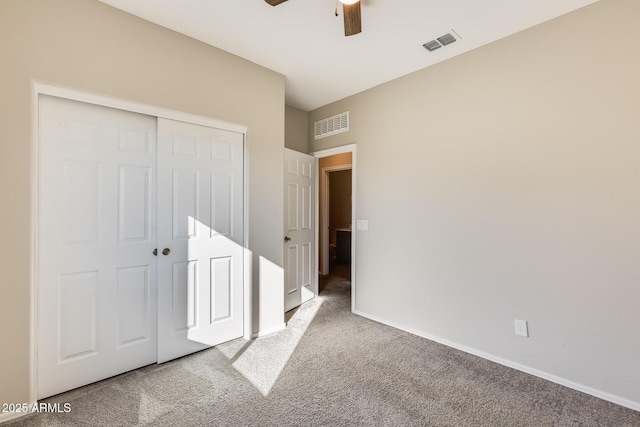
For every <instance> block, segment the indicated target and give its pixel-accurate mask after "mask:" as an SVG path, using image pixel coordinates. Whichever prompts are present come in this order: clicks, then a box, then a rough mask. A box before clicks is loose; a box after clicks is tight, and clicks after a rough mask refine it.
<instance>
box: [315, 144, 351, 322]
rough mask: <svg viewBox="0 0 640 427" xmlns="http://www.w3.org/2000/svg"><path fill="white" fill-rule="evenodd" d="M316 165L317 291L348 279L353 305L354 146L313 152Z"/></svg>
mask: <svg viewBox="0 0 640 427" xmlns="http://www.w3.org/2000/svg"><path fill="white" fill-rule="evenodd" d="M314 156H315V157H316V159H317V160H316V162H317V163H316V165H317V171H318V172H317V178H318V185H317V187H316V188H317V194H318V199H317V201H318V202H317V206H318V210H317V211H318V216H317V218H318V222H317V225H316V228H317V232H318V234H317V238H316V241H317V242H318V244H317V245H318V251H317V253H318V266H319V269H318V270H319V271H318V275H319V276H318V293H319V294H321V293H322V291H323V290H324V289H325V288H326V287H327V286H329V285H331V284H334V283H338V282H341V283H344V282H349V285H350V287H351V309H352V311H353V309H354V307H355V280H354V279H355V278H354V276H355V237H356V235H355V200H356V199H355V145H349V146H344V147H338V148H335V149H330V150H324V151H321V152H316V153H314Z"/></svg>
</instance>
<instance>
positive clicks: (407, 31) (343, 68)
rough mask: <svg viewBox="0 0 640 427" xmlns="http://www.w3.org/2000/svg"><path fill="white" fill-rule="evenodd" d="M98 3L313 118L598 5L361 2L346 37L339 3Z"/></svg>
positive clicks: (562, 1) (528, 0)
mask: <svg viewBox="0 0 640 427" xmlns="http://www.w3.org/2000/svg"><path fill="white" fill-rule="evenodd" d="M100 1H102V2H103V3H106V4H109V5H111V6H114V7H116V8H118V9H121V10H124V11H126V12H129V13H131V14H133V15H136V16H139V17H141V18H144V19H146V20H148V21H151V22H154V23H156V24H159V25H161V26H163V27H166V28H170V29H172V30H174V31H177V32H180V33H183V34H186V35H188V36H190V37H193V38H195V39H198V40H201V41H203V42H205V43H208V44H210V45H212V46H215V47H218V48H220V49H222V50H225V51H227V52H230V53H233V54H235V55H238V56H240V57H243V58H245V59H248V60H249V61H252V62H255V63H256V64H260V65H262V66H264V67H266V68H269V69H271V70H274V71H277V72H279V73H282V74H284V75H285V76H286V89H285V90H286V103H287V105H290V106H292V107H296V108H299V109H301V110H305V111H310V110H313V109H315V108H318V107H321V106H323V105H326V104H328V103H331V102H333V101H337V100H339V99H342V98H344V97H347V96H349V95H353V94H355V93H358V92H361V91H363V90H366V89H369V88H371V87H373V86H376V85H378V84H381V83H384V82H386V81H389V80H392V79H394V78H397V77H400V76H403V75H405V74H408V73H411V72H413V71H416V70H419V69H421V68H424V67H428V66H430V65H433V64H435V63H437V62H440V61H443V60H445V59H448V58H451V57H452V56H456V55H459V54H461V53H464V52H466V51H469V50H471V49H474V48H476V47H479V46H482V45H484V44H487V43H490V42H492V41H495V40H497V39H500V38H502V37H506V36H508V35H510V34H513V33H516V32H518V31H521V30H524V29H526V28H529V27H531V26H534V25H536V24H539V23H541V22H544V21H547V20H549V19H552V18H555V17H557V16H559V15H562V14H564V13H567V12H570V11H572V10H575V9H578V8H580V7H583V6H586V5H588V4H591V3H595V2H596V1H597V0H440V1H435V0H362V33H360V34H357V35H354V36H350V37H345V36H344V31H343V21H342V8H341V7H340V9H339V10H340V16H339V17H336V16H335V8H336V0H289V1H287V2H286V3H282V4H281V5H279V6H276V7H273V6H270V5H268V4H267V3H266V2H265V1H264V0H135V1H132V0H100ZM451 30H454V31H455V32H456V33H457V34H458V35H459V36H460V37H461V39H460V40H458V41H457V42H455V43H453V44H450V45H448V46H446V47H443V48H440V49H438V50H436V51H434V52H431V53H430V52H428V51H427V50H425V49H424V48H423V47H422V44H424V43H426V42H427V41H430V40H433V39H434V38H436V37H439V36H441V35H443V34H446V33H449V32H451Z"/></svg>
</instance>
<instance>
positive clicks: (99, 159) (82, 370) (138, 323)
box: [37, 96, 157, 398]
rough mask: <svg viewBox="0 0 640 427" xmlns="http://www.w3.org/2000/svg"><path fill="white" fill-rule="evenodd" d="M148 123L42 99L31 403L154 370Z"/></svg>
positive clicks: (152, 128)
mask: <svg viewBox="0 0 640 427" xmlns="http://www.w3.org/2000/svg"><path fill="white" fill-rule="evenodd" d="M155 140H156V119H155V118H154V117H149V116H144V115H140V114H134V113H129V112H124V111H120V110H115V109H110V108H105V107H99V106H95V105H90V104H84V103H80V102H75V101H69V100H63V99H60V98H54V97H49V96H41V97H40V100H39V144H40V146H39V179H38V200H39V206H38V254H37V261H38V278H37V282H38V312H37V322H38V323H37V332H38V365H37V367H38V376H37V379H38V385H37V388H38V390H37V395H38V398H44V397H47V396H51V395H54V394H57V393H60V392H62V391H66V390H69V389H72V388H75V387H79V386H82V385H85V384H88V383H91V382H94V381H98V380H101V379H104V378H107V377H110V376H113V375H116V374H119V373H122V372H126V371H128V370H131V369H135V368H138V367H141V366H144V365H148V364H150V363H154V362H155V361H156V345H157V344H156V336H157V335H156V303H155V286H154V283H155V272H156V269H155V263H156V258H155V257H154V256H153V254H152V252H153V249H154V248H155V243H156V236H155V229H156V216H155V191H154V188H153V186H154V181H155V165H156V152H155V146H156V141H155Z"/></svg>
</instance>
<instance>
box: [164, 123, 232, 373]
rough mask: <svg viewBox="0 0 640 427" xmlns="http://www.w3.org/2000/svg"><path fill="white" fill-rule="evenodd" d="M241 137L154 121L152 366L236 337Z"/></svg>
mask: <svg viewBox="0 0 640 427" xmlns="http://www.w3.org/2000/svg"><path fill="white" fill-rule="evenodd" d="M243 168H244V135H243V134H242V133H237V132H231V131H226V130H222V129H216V128H211V127H206V126H200V125H195V124H190V123H184V122H179V121H174V120H167V119H162V118H158V189H159V190H158V251H157V256H158V363H162V362H165V361H167V360H171V359H175V358H176V357H180V356H184V355H186V354H189V353H193V352H195V351H198V350H202V349H204V348H207V347H209V346H213V345H217V344H220V343H223V342H225V341H229V340H232V339H235V338H239V337H241V336H242V335H243V332H244V329H243V327H244V324H243V307H244V304H243V271H244V269H243V253H244V250H243V242H244V221H243V211H244V209H243V208H244V207H243V204H244V195H243V192H244V184H243V180H244V175H243Z"/></svg>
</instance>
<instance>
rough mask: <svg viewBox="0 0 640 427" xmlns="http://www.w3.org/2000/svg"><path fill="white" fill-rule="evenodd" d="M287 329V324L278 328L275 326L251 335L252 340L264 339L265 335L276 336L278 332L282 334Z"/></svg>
mask: <svg viewBox="0 0 640 427" xmlns="http://www.w3.org/2000/svg"><path fill="white" fill-rule="evenodd" d="M286 327H287V324H286V323H282V324H280V325H278V326H274V327H273V328H269V329H265V330H264V331H260V332H256V333H254V334H251V339H254V338H260V337H264V336H265V335H271V334H274V333H276V332H280V331H282V330H283V329H284V328H286Z"/></svg>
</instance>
